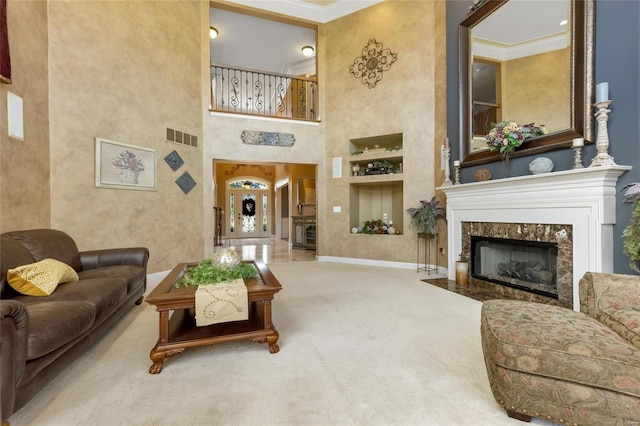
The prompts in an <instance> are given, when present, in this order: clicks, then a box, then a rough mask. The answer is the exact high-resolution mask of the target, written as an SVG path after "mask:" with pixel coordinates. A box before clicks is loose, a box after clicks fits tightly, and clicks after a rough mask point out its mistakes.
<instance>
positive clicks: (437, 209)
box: [407, 197, 446, 234]
mask: <svg viewBox="0 0 640 426" xmlns="http://www.w3.org/2000/svg"><path fill="white" fill-rule="evenodd" d="M420 204H421V205H422V206H421V207H411V208H408V209H407V212H408V213H409V215H411V225H410V226H411V229H413V230H414V231H417V232H418V233H419V234H437V222H438V219H445V220H446V214H445V211H444V207H442V204H440V201H438V200H436V197H433V198H432V199H431V200H430V201H427V200H422V201H420Z"/></svg>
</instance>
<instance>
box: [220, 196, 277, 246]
mask: <svg viewBox="0 0 640 426" xmlns="http://www.w3.org/2000/svg"><path fill="white" fill-rule="evenodd" d="M227 195H228V196H227V203H228V204H227V211H228V212H229V229H228V231H229V234H228V235H229V236H230V237H232V238H257V237H268V236H269V234H270V231H271V230H270V229H269V222H270V221H269V214H268V207H269V206H268V198H269V197H268V194H267V192H266V191H252V190H230V191H228V193H227Z"/></svg>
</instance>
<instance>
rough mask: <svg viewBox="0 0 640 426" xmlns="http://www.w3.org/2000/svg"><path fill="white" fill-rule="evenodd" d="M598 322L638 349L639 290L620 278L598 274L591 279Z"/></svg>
mask: <svg viewBox="0 0 640 426" xmlns="http://www.w3.org/2000/svg"><path fill="white" fill-rule="evenodd" d="M593 291H594V293H595V300H596V301H597V302H596V306H595V316H596V319H597V320H598V321H600V322H601V323H603V324H605V325H606V326H608V327H609V328H611V329H612V330H613V331H615V332H616V333H618V334H619V335H620V336H621V337H622V338H623V339H625V340H628V341H629V342H631V343H632V344H633V345H634V346H635V347H637V348H639V349H640V287H638V286H630V285H629V284H628V280H626V279H625V276H623V275H601V276H596V277H595V278H594V280H593Z"/></svg>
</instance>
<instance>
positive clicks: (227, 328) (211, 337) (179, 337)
mask: <svg viewBox="0 0 640 426" xmlns="http://www.w3.org/2000/svg"><path fill="white" fill-rule="evenodd" d="M245 263H253V264H254V265H255V267H256V269H257V270H258V276H257V277H256V278H250V279H245V280H244V282H245V285H246V286H247V292H248V297H249V319H248V320H246V321H233V322H227V323H221V324H214V325H208V326H204V327H198V326H196V320H195V317H194V310H195V301H196V298H195V294H196V287H195V286H180V287H176V286H175V283H176V281H177V280H179V279H180V278H181V277H182V275H183V274H184V271H185V270H186V268H188V267H189V266H195V265H197V263H180V264H178V265H177V266H176V267H175V268H173V270H172V271H171V272H170V273H169V274H168V275H167V276H166V278H165V279H163V280H162V281H161V282H160V284H158V286H157V287H156V288H155V289H154V290H153V291H152V292H151V293H150V294H149V296H147V297H146V298H145V301H146V302H147V303H149V304H150V305H154V306H155V307H156V311H158V314H159V315H160V328H159V335H160V336H159V338H158V342H157V343H156V345H155V346H154V347H153V349H151V354H150V355H149V356H150V357H151V361H152V362H153V364H152V365H151V367H150V368H149V373H151V374H158V373H160V372H161V371H162V366H163V364H164V360H165V358H170V357H172V356H174V355H177V354H179V353H181V352H182V351H184V350H185V349H186V348H191V347H196V346H204V345H213V344H216V343H223V342H230V341H235V340H247V339H248V340H251V341H254V342H258V343H269V351H270V352H271V353H272V354H274V353H277V352H278V351H279V350H280V348H279V347H278V345H277V342H278V337H279V334H278V331H277V330H276V328H275V327H274V325H273V323H272V322H271V300H273V297H274V295H275V294H276V293H277V292H279V291H280V290H281V289H282V286H281V285H280V283H279V282H278V280H277V279H276V278H275V277H274V276H273V274H272V273H271V271H269V269H268V268H267V266H266V265H264V264H262V263H259V262H245ZM171 311H173V313H172V314H170V312H171Z"/></svg>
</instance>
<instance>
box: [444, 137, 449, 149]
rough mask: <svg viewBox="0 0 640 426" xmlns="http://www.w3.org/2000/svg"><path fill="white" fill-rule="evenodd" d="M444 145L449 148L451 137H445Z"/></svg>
mask: <svg viewBox="0 0 640 426" xmlns="http://www.w3.org/2000/svg"><path fill="white" fill-rule="evenodd" d="M444 147H445V148H449V137H448V136H447V137H446V138H444Z"/></svg>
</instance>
